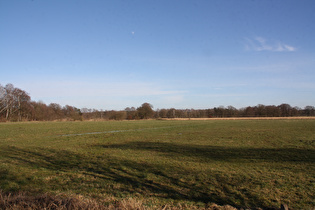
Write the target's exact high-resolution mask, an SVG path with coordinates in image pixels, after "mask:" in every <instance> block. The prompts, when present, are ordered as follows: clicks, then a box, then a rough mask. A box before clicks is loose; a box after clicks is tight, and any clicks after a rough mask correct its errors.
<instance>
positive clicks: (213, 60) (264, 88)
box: [0, 0, 315, 110]
mask: <svg viewBox="0 0 315 210" xmlns="http://www.w3.org/2000/svg"><path fill="white" fill-rule="evenodd" d="M314 11H315V1H314V0H303V1H300V0H294V1H292V0H286V1H278V0H272V1H271V0H264V1H259V0H256V1H255V0H242V1H235V0H198V1H197V0H190V1H187V0H159V1H153V0H112V1H110V0H108V1H103V0H90V1H87V0H67V1H64V0H0V84H1V85H3V86H4V85H6V84H8V83H12V84H13V85H14V86H15V87H18V88H20V89H22V90H25V91H26V92H27V93H29V95H30V96H31V98H32V100H34V101H41V102H44V103H46V104H50V103H58V104H60V105H62V106H64V105H71V106H75V107H77V108H95V109H102V110H112V109H113V110H122V109H125V108H126V107H139V106H141V104H143V103H145V102H148V103H150V104H152V105H153V107H154V109H161V108H177V109H186V108H189V109H190V108H194V109H207V108H213V107H218V106H230V105H231V106H234V107H236V108H242V107H247V106H256V105H258V104H264V105H280V104H282V103H288V104H290V105H291V106H298V107H301V108H304V107H305V106H308V105H311V106H315V38H314V37H315V24H314V21H315V12H314Z"/></svg>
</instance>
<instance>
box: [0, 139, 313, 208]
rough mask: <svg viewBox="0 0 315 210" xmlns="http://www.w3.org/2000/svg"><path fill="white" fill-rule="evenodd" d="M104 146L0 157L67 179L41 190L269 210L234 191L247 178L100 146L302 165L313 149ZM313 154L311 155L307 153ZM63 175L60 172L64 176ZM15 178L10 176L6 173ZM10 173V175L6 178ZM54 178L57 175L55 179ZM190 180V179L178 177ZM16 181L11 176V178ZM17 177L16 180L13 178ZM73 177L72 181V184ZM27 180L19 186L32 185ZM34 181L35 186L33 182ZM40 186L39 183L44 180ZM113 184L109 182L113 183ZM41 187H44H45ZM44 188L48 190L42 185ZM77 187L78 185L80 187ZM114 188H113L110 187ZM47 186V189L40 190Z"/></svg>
mask: <svg viewBox="0 0 315 210" xmlns="http://www.w3.org/2000/svg"><path fill="white" fill-rule="evenodd" d="M96 147H102V148H104V150H105V151H104V154H103V155H102V154H98V155H94V154H92V153H86V154H77V153H75V152H70V151H66V150H62V151H60V150H53V149H45V150H43V149H42V148H30V149H21V148H18V147H7V148H0V157H2V158H5V159H7V160H8V161H9V162H10V161H11V162H14V163H15V164H16V165H24V166H26V167H28V168H32V169H34V170H40V169H46V170H49V171H50V172H49V173H57V172H58V171H59V172H63V173H62V175H59V176H61V178H60V179H64V178H65V176H69V179H68V180H70V181H67V182H65V181H60V182H51V183H50V182H49V180H48V181H47V180H46V181H45V183H42V185H43V186H42V187H43V189H49V188H50V189H54V190H71V189H75V188H76V189H80V190H82V191H86V192H93V190H91V187H92V188H93V187H99V186H103V187H102V193H108V194H113V195H114V196H121V195H122V196H123V195H126V194H127V195H128V194H131V195H132V194H137V193H139V194H142V195H145V196H155V197H161V198H171V199H174V200H188V201H194V202H203V203H209V202H214V203H217V204H219V205H226V204H229V205H232V206H235V207H262V208H267V207H270V201H266V200H265V199H264V198H261V197H258V196H257V195H255V194H253V193H251V192H250V191H248V190H244V191H243V192H236V191H235V190H234V189H233V186H237V185H239V184H242V183H246V182H248V180H247V178H246V177H242V176H241V175H240V176H234V177H233V176H231V175H226V174H222V173H220V172H217V171H213V172H211V174H207V176H206V178H205V177H204V176H203V175H200V174H198V172H195V171H193V170H191V171H187V170H185V169H182V168H175V167H172V166H171V165H168V164H165V165H159V164H156V163H150V162H141V160H139V162H137V161H132V160H128V159H123V158H122V159H117V158H114V157H112V156H110V155H107V154H106V149H105V148H119V149H122V150H123V149H131V150H135V152H137V150H147V151H155V152H160V153H162V154H163V155H169V156H192V157H196V158H199V159H200V161H204V160H209V159H213V160H231V159H240V158H241V159H259V160H264V161H304V162H314V161H315V160H314V155H313V152H314V151H308V150H303V151H301V150H295V149H283V150H281V149H280V150H273V149H235V148H224V147H208V146H195V145H177V144H171V143H148V142H132V143H127V144H115V145H113V144H112V145H96ZM311 153H312V154H311ZM1 170H2V171H3V172H5V173H6V174H7V175H4V176H1V175H0V186H2V187H3V188H4V189H8V190H9V187H8V186H7V188H6V184H7V183H8V179H11V180H10V181H11V182H12V181H13V182H14V181H15V182H18V181H19V179H21V178H18V172H11V171H10V169H8V168H6V169H3V168H2V169H1V168H0V173H1ZM64 172H65V173H64ZM10 174H11V175H14V176H11V175H10ZM75 174H80V175H84V176H89V177H93V180H94V181H93V182H92V185H91V181H90V180H89V182H90V185H87V186H85V185H84V184H82V182H85V181H86V180H85V179H84V178H83V179H81V180H76V179H73V176H75ZM9 175H10V176H9ZM55 176H58V175H55ZM185 176H189V177H190V179H189V180H187V179H182V178H183V177H185ZM15 177H16V178H15ZM15 179H16V180H15ZM72 179H73V180H72ZM32 182H33V181H32V180H29V181H28V182H27V181H24V182H22V183H18V184H20V185H26V186H27V185H29V186H32V184H33V183H32ZM37 182H39V181H38V180H37ZM43 182H44V181H43ZM113 183H114V184H113ZM44 185H45V186H44ZM46 185H47V186H48V187H47V186H46ZM81 185H82V186H81ZM114 185H115V186H116V187H113V186H114ZM45 187H46V188H45Z"/></svg>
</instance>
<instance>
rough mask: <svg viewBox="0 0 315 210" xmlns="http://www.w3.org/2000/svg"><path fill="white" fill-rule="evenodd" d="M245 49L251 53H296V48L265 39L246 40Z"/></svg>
mask: <svg viewBox="0 0 315 210" xmlns="http://www.w3.org/2000/svg"><path fill="white" fill-rule="evenodd" d="M245 49H246V50H249V51H272V52H294V51H296V48H295V47H293V46H290V45H288V44H284V43H282V42H280V41H269V40H267V39H265V38H263V37H259V36H257V37H255V38H252V39H251V38H245Z"/></svg>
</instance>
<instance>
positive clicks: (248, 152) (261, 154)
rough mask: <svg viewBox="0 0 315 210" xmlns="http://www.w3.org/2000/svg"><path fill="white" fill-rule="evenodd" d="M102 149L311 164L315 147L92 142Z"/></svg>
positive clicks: (200, 157) (201, 160) (314, 157)
mask: <svg viewBox="0 0 315 210" xmlns="http://www.w3.org/2000/svg"><path fill="white" fill-rule="evenodd" d="M95 146H96V147H103V148H117V149H126V150H127V149H128V150H129V149H132V150H140V151H152V152H158V153H160V154H161V155H166V156H174V157H191V158H194V159H196V160H198V161H200V162H207V161H211V160H214V161H233V160H235V161H237V162H239V161H261V162H301V163H314V162H315V150H312V149H296V148H277V149H273V148H236V147H222V146H205V145H193V144H174V143H163V142H141V141H139V142H128V143H124V144H110V145H105V144H104V145H95Z"/></svg>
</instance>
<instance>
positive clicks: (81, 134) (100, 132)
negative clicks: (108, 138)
mask: <svg viewBox="0 0 315 210" xmlns="http://www.w3.org/2000/svg"><path fill="white" fill-rule="evenodd" d="M175 127H180V126H164V127H155V128H139V129H128V130H113V131H99V132H88V133H71V134H61V135H58V136H83V135H94V134H104V133H122V132H131V131H144V130H156V129H163V128H175Z"/></svg>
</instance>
